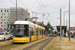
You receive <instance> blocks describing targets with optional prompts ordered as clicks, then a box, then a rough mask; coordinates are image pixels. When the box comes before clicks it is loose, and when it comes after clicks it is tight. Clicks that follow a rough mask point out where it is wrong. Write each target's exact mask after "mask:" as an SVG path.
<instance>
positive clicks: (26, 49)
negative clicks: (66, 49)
mask: <svg viewBox="0 0 75 50" xmlns="http://www.w3.org/2000/svg"><path fill="white" fill-rule="evenodd" d="M50 38H51V37H50ZM50 38H47V39H45V40H42V41H40V42H38V43H36V44H33V45H31V46H29V47H27V48H24V49H23V50H28V49H29V48H31V47H33V46H35V45H37V44H39V43H42V42H43V41H46V40H48V39H50ZM52 39H53V38H52ZM52 39H51V40H52ZM51 40H50V41H51ZM50 41H49V42H50ZM49 42H48V43H49ZM46 45H47V44H46ZM46 45H45V46H46ZM43 47H44V46H43ZM43 47H41V48H43ZM41 48H40V49H41Z"/></svg>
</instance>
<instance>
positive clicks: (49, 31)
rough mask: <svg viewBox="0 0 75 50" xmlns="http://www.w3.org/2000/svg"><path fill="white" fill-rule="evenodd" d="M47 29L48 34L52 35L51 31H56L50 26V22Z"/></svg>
mask: <svg viewBox="0 0 75 50" xmlns="http://www.w3.org/2000/svg"><path fill="white" fill-rule="evenodd" d="M47 27H48V33H49V34H50V33H51V31H52V30H54V29H53V27H52V26H51V25H50V21H49V22H48V23H47ZM49 29H50V30H49Z"/></svg>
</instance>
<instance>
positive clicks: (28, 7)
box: [19, 0, 34, 12]
mask: <svg viewBox="0 0 75 50" xmlns="http://www.w3.org/2000/svg"><path fill="white" fill-rule="evenodd" d="M19 2H20V3H22V4H23V5H24V6H26V5H25V4H24V3H23V2H21V1H20V0H19ZM26 7H27V8H28V9H30V10H31V11H32V12H34V11H33V10H32V9H31V8H29V7H28V6H26Z"/></svg>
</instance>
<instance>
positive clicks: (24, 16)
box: [9, 7, 32, 24]
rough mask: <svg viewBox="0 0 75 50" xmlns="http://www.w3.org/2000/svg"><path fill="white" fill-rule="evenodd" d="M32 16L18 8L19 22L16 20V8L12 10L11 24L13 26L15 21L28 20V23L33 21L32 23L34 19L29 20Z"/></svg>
mask: <svg viewBox="0 0 75 50" xmlns="http://www.w3.org/2000/svg"><path fill="white" fill-rule="evenodd" d="M29 16H30V13H29V12H28V11H27V10H25V9H23V8H20V7H18V8H17V20H16V8H12V7H11V8H10V20H9V21H10V24H13V23H14V22H15V21H18V20H19V21H20V20H21V21H25V20H28V21H31V22H32V19H31V18H29Z"/></svg>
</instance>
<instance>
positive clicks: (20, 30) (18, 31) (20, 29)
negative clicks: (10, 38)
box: [14, 25, 29, 37]
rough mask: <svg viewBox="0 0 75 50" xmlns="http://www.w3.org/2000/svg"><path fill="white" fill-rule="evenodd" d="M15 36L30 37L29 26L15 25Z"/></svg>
mask: <svg viewBox="0 0 75 50" xmlns="http://www.w3.org/2000/svg"><path fill="white" fill-rule="evenodd" d="M14 36H17V37H18V36H19V37H20V36H21V37H23V36H24V37H25V36H29V26H28V25H15V26H14Z"/></svg>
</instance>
